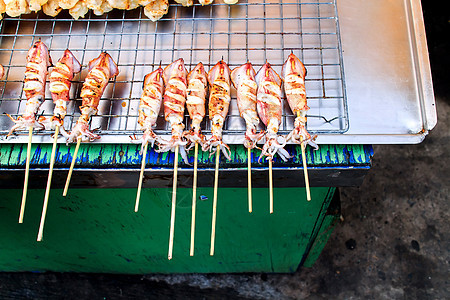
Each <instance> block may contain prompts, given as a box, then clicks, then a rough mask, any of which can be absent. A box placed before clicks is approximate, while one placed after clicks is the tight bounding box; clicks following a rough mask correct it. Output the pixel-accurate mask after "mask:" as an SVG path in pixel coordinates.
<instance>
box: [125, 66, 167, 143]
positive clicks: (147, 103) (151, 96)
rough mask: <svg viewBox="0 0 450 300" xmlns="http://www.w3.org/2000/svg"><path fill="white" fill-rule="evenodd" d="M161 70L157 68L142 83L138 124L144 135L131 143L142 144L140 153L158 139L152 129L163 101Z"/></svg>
mask: <svg viewBox="0 0 450 300" xmlns="http://www.w3.org/2000/svg"><path fill="white" fill-rule="evenodd" d="M163 72H164V71H163V69H162V68H161V67H159V68H158V69H156V70H155V71H153V72H151V73H149V74H147V75H145V77H144V83H143V89H144V90H143V91H142V96H141V100H140V102H139V118H138V123H139V125H140V126H141V129H142V130H144V135H143V136H142V138H140V139H133V140H132V142H142V148H141V151H142V150H143V149H144V146H145V145H146V144H148V143H150V145H152V146H153V144H154V143H155V142H156V141H157V140H158V137H157V136H156V134H155V133H154V132H153V130H152V127H154V126H155V125H156V120H157V119H158V114H159V110H160V109H161V103H162V99H163V91H164V81H163Z"/></svg>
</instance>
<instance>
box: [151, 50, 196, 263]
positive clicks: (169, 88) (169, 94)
mask: <svg viewBox="0 0 450 300" xmlns="http://www.w3.org/2000/svg"><path fill="white" fill-rule="evenodd" d="M186 75H187V71H186V68H185V67H184V60H183V59H182V58H180V59H178V60H176V61H174V62H172V63H171V64H170V65H168V66H167V67H166V68H165V69H164V72H163V77H164V83H165V85H166V89H165V91H164V116H165V119H166V121H167V122H169V124H170V127H171V129H172V138H171V139H170V140H169V141H161V142H160V144H159V149H158V150H156V151H157V152H167V151H174V152H175V159H174V165H173V185H172V209H171V212H170V233H169V251H168V255H167V258H168V259H169V260H170V259H172V254H173V239H174V233H175V207H176V198H177V179H178V153H179V152H180V153H181V156H182V157H183V160H184V161H185V162H186V163H188V158H187V154H186V149H185V147H186V144H187V143H186V141H184V138H183V129H184V124H183V117H184V105H185V103H186V89H187V86H186V85H187V82H186Z"/></svg>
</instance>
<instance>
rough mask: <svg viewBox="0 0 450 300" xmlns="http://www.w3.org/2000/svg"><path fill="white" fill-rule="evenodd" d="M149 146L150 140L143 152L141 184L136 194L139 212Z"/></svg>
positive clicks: (136, 209)
mask: <svg viewBox="0 0 450 300" xmlns="http://www.w3.org/2000/svg"><path fill="white" fill-rule="evenodd" d="M147 148H148V142H147V143H145V145H144V150H143V152H142V164H141V173H140V174H139V184H138V189H137V194H136V204H135V205H134V211H135V212H138V210H139V200H140V199H141V189H142V179H143V178H144V170H145V164H146V158H147Z"/></svg>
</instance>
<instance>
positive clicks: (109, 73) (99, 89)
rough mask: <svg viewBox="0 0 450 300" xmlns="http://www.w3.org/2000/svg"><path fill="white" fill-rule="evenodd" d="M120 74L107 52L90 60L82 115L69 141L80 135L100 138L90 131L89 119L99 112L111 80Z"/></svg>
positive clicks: (83, 91) (83, 94)
mask: <svg viewBox="0 0 450 300" xmlns="http://www.w3.org/2000/svg"><path fill="white" fill-rule="evenodd" d="M118 74H119V68H118V67H117V65H116V63H115V62H114V60H113V59H112V57H111V56H110V55H109V54H108V53H106V52H102V53H101V54H100V56H99V57H97V58H95V59H93V60H91V61H90V62H89V72H88V74H87V76H86V79H85V81H84V83H83V87H82V88H81V93H80V97H81V98H82V99H83V102H82V106H80V110H81V116H80V117H79V118H78V120H77V123H76V124H75V127H74V128H73V129H72V132H71V133H70V135H69V137H68V138H67V142H68V143H69V142H73V141H74V140H76V139H77V138H78V137H79V136H81V139H85V138H87V140H89V141H92V140H95V139H99V138H100V136H98V135H97V134H94V133H92V132H90V131H89V120H90V118H91V116H93V115H96V114H97V111H98V104H99V102H100V98H101V97H102V95H103V92H104V91H105V88H106V86H107V85H108V82H109V80H110V79H111V78H113V77H114V76H117V75H118Z"/></svg>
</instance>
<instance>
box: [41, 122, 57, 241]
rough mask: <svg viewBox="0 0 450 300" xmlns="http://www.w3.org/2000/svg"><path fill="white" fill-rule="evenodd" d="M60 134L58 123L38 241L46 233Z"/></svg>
mask: <svg viewBox="0 0 450 300" xmlns="http://www.w3.org/2000/svg"><path fill="white" fill-rule="evenodd" d="M58 134H59V125H56V128H55V137H54V138H53V147H52V154H51V157H50V169H49V170H48V179H47V187H46V189H45V197H44V206H43V207H42V215H41V223H40V224H39V232H38V236H37V241H38V242H40V241H42V236H43V235H44V223H45V217H46V216H47V206H48V197H49V196H50V186H51V184H52V176H53V166H54V164H55V156H56V155H55V154H56V144H57V142H58Z"/></svg>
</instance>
